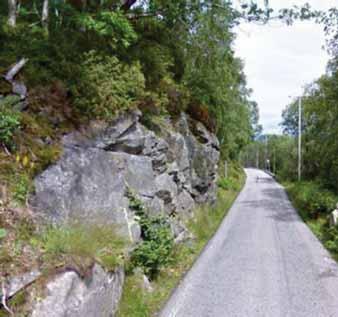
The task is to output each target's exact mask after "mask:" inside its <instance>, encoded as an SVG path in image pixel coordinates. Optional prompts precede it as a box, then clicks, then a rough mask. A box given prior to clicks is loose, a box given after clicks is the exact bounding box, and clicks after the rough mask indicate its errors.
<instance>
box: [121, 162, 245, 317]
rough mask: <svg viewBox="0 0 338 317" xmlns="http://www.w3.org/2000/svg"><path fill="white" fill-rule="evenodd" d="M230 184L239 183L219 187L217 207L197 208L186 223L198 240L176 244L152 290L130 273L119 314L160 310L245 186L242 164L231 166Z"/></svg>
mask: <svg viewBox="0 0 338 317" xmlns="http://www.w3.org/2000/svg"><path fill="white" fill-rule="evenodd" d="M230 175H232V177H231V180H230V181H229V183H233V184H235V185H236V186H231V188H229V189H227V190H224V189H223V188H222V187H223V186H219V187H220V188H219V191H218V199H217V202H216V203H215V205H214V206H202V207H200V208H198V209H197V210H196V211H195V216H194V218H193V219H191V220H190V221H189V222H188V223H187V227H188V229H189V230H190V231H191V233H193V235H194V236H195V239H194V241H193V243H190V244H178V245H176V246H175V248H174V251H173V255H172V258H173V259H174V260H173V261H172V262H171V264H170V265H169V266H168V267H166V268H164V269H162V270H161V271H160V273H159V275H158V277H157V279H156V280H154V281H153V282H152V287H153V292H151V293H149V292H147V291H145V290H144V289H143V288H142V280H141V277H140V276H139V275H135V274H130V275H127V277H126V281H125V285H124V291H123V296H122V299H121V303H120V308H119V312H118V315H117V316H118V317H150V316H154V315H155V314H156V313H157V312H159V311H160V309H161V307H162V306H163V304H164V303H165V302H166V301H167V300H168V298H169V296H170V294H171V292H172V291H173V290H174V288H175V287H176V286H177V284H178V283H179V281H180V280H181V279H182V277H183V275H184V274H185V273H186V272H187V271H188V270H189V269H190V268H191V266H192V265H193V263H194V261H195V260H196V259H197V258H198V256H199V255H200V253H201V252H202V250H203V248H204V247H205V245H206V244H207V242H208V241H209V240H210V239H211V237H212V236H213V235H214V233H215V232H216V231H217V229H218V227H219V225H220V223H221V221H222V220H223V218H224V217H225V215H226V214H227V212H228V210H229V209H230V207H231V205H232V204H233V202H234V200H235V198H236V197H237V195H238V193H239V191H240V189H241V188H242V186H243V185H244V180H245V176H244V173H243V171H241V170H240V169H239V167H235V166H234V167H232V170H231V171H230Z"/></svg>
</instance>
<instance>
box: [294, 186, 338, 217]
mask: <svg viewBox="0 0 338 317" xmlns="http://www.w3.org/2000/svg"><path fill="white" fill-rule="evenodd" d="M288 192H289V194H290V195H291V198H292V199H293V200H294V201H295V204H296V206H297V207H298V208H299V209H300V210H301V213H302V215H303V216H305V217H310V218H317V217H318V216H319V215H320V214H327V213H329V212H331V211H332V210H333V209H334V208H335V205H336V203H337V201H338V197H336V196H335V195H334V194H333V193H331V192H330V191H328V190H326V189H323V188H322V187H321V186H320V185H318V184H316V183H314V182H302V183H297V184H293V185H291V186H289V187H288Z"/></svg>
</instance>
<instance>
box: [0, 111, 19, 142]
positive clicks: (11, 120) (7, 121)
mask: <svg viewBox="0 0 338 317" xmlns="http://www.w3.org/2000/svg"><path fill="white" fill-rule="evenodd" d="M19 127H20V116H19V114H18V113H17V112H15V111H12V110H9V109H7V108H5V107H1V108H0V142H1V143H2V144H4V145H6V146H8V147H12V146H13V144H12V139H13V135H14V133H15V132H16V131H17V129H18V128H19Z"/></svg>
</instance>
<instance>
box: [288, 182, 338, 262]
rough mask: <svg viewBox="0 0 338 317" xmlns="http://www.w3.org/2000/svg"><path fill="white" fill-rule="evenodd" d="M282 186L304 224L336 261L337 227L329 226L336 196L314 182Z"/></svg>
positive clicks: (337, 257) (337, 250)
mask: <svg viewBox="0 0 338 317" xmlns="http://www.w3.org/2000/svg"><path fill="white" fill-rule="evenodd" d="M284 185H285V187H286V190H287V192H288V194H289V197H290V199H291V201H292V203H293V204H294V206H295V208H296V209H297V210H298V212H299V214H300V216H301V217H302V219H303V220H304V222H305V223H306V224H307V225H308V226H309V227H310V229H311V230H312V232H313V233H314V234H315V235H316V236H317V238H318V239H319V240H320V241H321V242H322V243H323V245H324V246H325V248H326V249H327V250H328V251H329V252H330V253H331V255H332V257H333V258H334V259H335V260H336V261H338V227H337V226H330V213H331V212H332V211H333V210H334V209H335V207H336V204H337V202H338V195H335V194H334V193H332V192H330V191H328V190H327V189H325V188H323V187H322V186H320V185H318V183H315V182H300V183H297V182H295V183H289V182H287V183H285V184H284Z"/></svg>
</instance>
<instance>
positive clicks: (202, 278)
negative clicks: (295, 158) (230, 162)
mask: <svg viewBox="0 0 338 317" xmlns="http://www.w3.org/2000/svg"><path fill="white" fill-rule="evenodd" d="M246 173H247V176H248V177H247V182H246V185H245V187H244V189H243V191H242V192H241V194H240V195H239V197H238V198H237V200H236V202H235V203H234V205H233V206H232V208H231V210H230V212H229V214H228V216H227V217H226V218H225V220H224V221H223V223H222V225H221V227H220V229H219V230H218V232H217V233H216V235H215V236H214V238H213V239H212V240H211V241H210V242H209V244H208V246H207V247H206V249H205V250H204V252H203V253H202V255H201V256H200V258H199V259H198V260H197V261H196V263H195V265H194V266H193V267H192V269H191V270H190V272H189V273H188V274H187V275H186V277H185V278H184V279H183V281H182V282H181V284H180V285H179V286H178V288H177V289H176V290H175V292H174V293H173V295H172V297H171V298H170V300H169V301H168V303H167V304H166V306H165V307H164V309H163V311H162V312H161V314H160V316H161V317H168V316H171V317H173V316H179V317H190V316H193V317H209V316H210V317H211V316H212V317H235V316H240V317H242V316H243V317H246V316H248V317H256V316H260V317H261V316H267V317H277V316H282V317H285V316H297V317H302V316H304V317H312V316H313V317H329V316H337V317H338V266H337V264H336V263H335V262H334V261H333V260H332V259H331V258H330V256H329V254H328V253H327V251H326V250H324V248H323V247H322V245H321V244H320V242H319V241H318V240H317V239H316V238H315V236H314V235H313V234H312V233H311V231H310V230H309V229H308V227H307V226H306V225H305V224H304V223H303V222H302V220H301V219H300V218H299V216H298V215H297V213H296V211H295V210H294V209H293V207H292V205H291V203H290V201H289V200H288V198H287V195H286V193H285V191H284V189H283V188H282V187H281V186H280V185H279V184H277V183H276V182H275V181H274V180H273V179H272V178H271V177H270V176H268V175H267V174H265V173H263V172H262V171H257V170H254V169H248V170H246ZM257 175H258V176H259V177H260V180H259V182H256V176H257Z"/></svg>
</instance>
